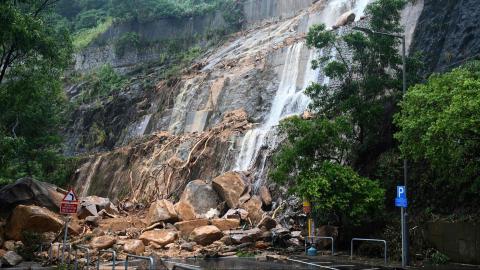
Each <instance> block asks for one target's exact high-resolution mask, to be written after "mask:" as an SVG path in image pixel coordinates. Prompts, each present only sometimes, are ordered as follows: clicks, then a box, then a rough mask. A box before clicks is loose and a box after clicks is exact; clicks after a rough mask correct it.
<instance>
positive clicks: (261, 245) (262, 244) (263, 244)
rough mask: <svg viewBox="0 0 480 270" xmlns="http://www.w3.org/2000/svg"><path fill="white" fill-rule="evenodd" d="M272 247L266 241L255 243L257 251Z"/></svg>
mask: <svg viewBox="0 0 480 270" xmlns="http://www.w3.org/2000/svg"><path fill="white" fill-rule="evenodd" d="M269 247H270V243H267V242H265V241H257V242H255V248H256V249H267V248H269Z"/></svg>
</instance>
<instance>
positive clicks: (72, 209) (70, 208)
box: [60, 189, 78, 215]
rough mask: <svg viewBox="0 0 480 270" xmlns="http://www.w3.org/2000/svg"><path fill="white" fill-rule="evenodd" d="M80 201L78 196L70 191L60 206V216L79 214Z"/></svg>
mask: <svg viewBox="0 0 480 270" xmlns="http://www.w3.org/2000/svg"><path fill="white" fill-rule="evenodd" d="M77 208H78V199H77V195H76V194H75V192H74V191H73V189H70V191H68V193H67V195H65V197H64V198H63V200H62V203H61V204H60V214H64V215H69V214H75V213H77Z"/></svg>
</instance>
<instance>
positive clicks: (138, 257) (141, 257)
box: [125, 254, 154, 270]
mask: <svg viewBox="0 0 480 270" xmlns="http://www.w3.org/2000/svg"><path fill="white" fill-rule="evenodd" d="M128 258H135V259H140V260H146V261H148V262H149V267H148V269H149V270H153V269H154V262H153V258H152V257H146V256H138V255H133V254H127V258H126V259H125V270H128Z"/></svg>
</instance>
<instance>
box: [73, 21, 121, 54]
mask: <svg viewBox="0 0 480 270" xmlns="http://www.w3.org/2000/svg"><path fill="white" fill-rule="evenodd" d="M112 24H113V19H112V18H111V17H107V18H106V20H105V21H104V22H101V23H99V24H98V25H96V26H94V27H92V28H85V29H81V30H79V31H77V32H76V33H75V36H74V39H73V47H74V48H75V50H77V51H78V50H80V49H82V48H85V47H87V46H88V45H89V44H90V43H92V41H94V40H95V39H96V38H98V37H99V36H100V35H101V34H102V33H104V32H105V31H107V30H108V28H109V27H110V26H112Z"/></svg>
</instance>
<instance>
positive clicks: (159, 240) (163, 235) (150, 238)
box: [139, 230, 178, 247]
mask: <svg viewBox="0 0 480 270" xmlns="http://www.w3.org/2000/svg"><path fill="white" fill-rule="evenodd" d="M177 237H178V233H177V232H176V231H173V230H152V231H146V232H144V233H142V235H140V237H139V239H140V240H142V241H143V244H145V245H148V244H150V243H151V242H153V243H155V244H157V245H160V246H162V247H163V246H165V245H168V244H170V243H173V242H174V241H175V240H177Z"/></svg>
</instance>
